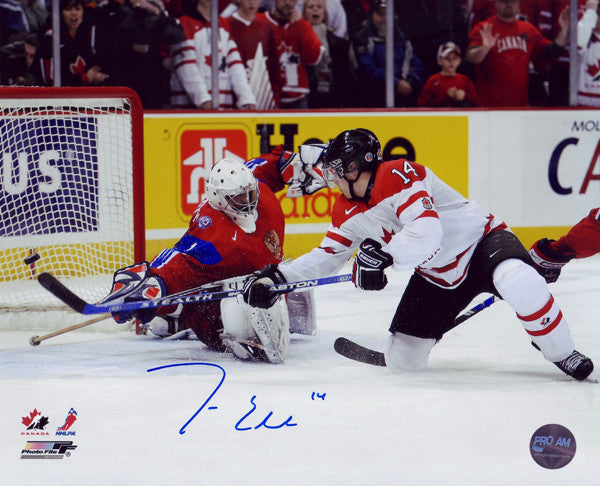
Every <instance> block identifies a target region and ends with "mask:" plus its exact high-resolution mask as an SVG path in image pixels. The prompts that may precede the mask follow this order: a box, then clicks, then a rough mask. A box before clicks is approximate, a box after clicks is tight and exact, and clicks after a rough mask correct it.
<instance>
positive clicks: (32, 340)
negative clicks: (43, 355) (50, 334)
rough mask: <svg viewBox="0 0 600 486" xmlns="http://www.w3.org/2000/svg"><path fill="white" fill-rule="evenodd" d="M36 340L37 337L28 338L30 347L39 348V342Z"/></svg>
mask: <svg viewBox="0 0 600 486" xmlns="http://www.w3.org/2000/svg"><path fill="white" fill-rule="evenodd" d="M37 338H39V336H31V337H30V338H29V344H31V345H32V346H39V345H40V341H36V339H37Z"/></svg>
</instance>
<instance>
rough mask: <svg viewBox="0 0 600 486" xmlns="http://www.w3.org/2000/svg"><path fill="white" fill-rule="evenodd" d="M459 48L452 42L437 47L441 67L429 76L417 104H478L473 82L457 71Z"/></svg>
mask: <svg viewBox="0 0 600 486" xmlns="http://www.w3.org/2000/svg"><path fill="white" fill-rule="evenodd" d="M461 61H462V59H461V52H460V48H459V47H458V46H457V45H456V44H455V43H454V42H446V43H445V44H442V45H441V46H440V47H439V49H438V54H437V62H438V64H439V65H440V66H441V67H442V69H441V71H440V72H439V73H436V74H434V75H433V76H431V77H430V78H429V79H428V80H427V82H426V83H425V86H423V89H422V90H421V94H420V95H419V98H418V100H417V103H418V105H419V106H430V107H469V106H478V105H479V96H477V91H476V90H475V85H474V84H473V82H472V81H471V80H470V79H469V78H468V77H467V76H465V75H464V74H460V73H457V72H456V70H457V69H458V66H460V63H461Z"/></svg>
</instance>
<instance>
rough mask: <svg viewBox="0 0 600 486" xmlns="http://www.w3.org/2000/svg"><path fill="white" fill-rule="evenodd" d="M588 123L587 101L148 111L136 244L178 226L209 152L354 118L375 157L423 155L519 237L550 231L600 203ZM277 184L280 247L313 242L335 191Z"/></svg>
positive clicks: (304, 136) (308, 134)
mask: <svg viewBox="0 0 600 486" xmlns="http://www.w3.org/2000/svg"><path fill="white" fill-rule="evenodd" d="M599 124H600V118H598V112H597V111H592V110H570V109H566V110H533V109H532V110H505V111H484V110H477V109H475V110H470V111H454V110H453V111H448V110H428V111H380V112H373V111H364V112H357V111H352V112H333V111H321V112H294V113H289V112H288V113H276V112H273V113H260V114H248V113H243V112H229V113H216V114H206V113H199V112H184V113H182V112H169V113H164V112H161V113H148V114H146V115H145V117H144V135H145V193H146V239H147V242H148V243H147V250H148V251H147V253H148V256H149V257H152V255H153V254H155V253H156V252H157V251H159V250H160V249H162V248H163V247H165V246H166V245H170V244H172V243H173V242H174V241H176V239H177V238H179V237H180V236H181V235H182V234H183V232H184V231H185V229H186V227H187V222H188V221H189V217H190V215H191V213H192V211H193V209H194V208H195V206H196V204H197V203H198V201H199V198H200V194H201V193H202V191H203V187H204V179H205V177H206V175H207V174H208V173H209V172H210V168H211V167H212V165H213V163H214V162H215V161H216V160H218V159H219V158H221V157H224V156H227V157H239V158H241V159H248V158H252V157H255V156H257V155H259V154H260V153H262V152H265V151H266V150H269V149H270V148H271V147H273V146H275V145H278V144H283V145H284V146H285V147H286V148H288V149H291V150H295V149H297V147H298V145H300V144H302V143H307V142H308V143H310V142H318V141H321V142H325V141H327V140H329V139H330V138H333V137H335V136H336V135H337V134H338V133H339V132H341V131H342V130H345V129H348V128H357V127H366V128H369V129H371V130H373V131H374V132H375V133H376V134H377V135H378V137H379V138H380V140H381V142H382V150H383V155H384V158H386V159H389V158H398V157H405V158H408V159H410V160H414V161H415V162H417V163H420V164H423V165H427V166H428V167H430V168H431V169H432V170H433V171H434V172H435V173H436V174H437V175H438V176H440V177H441V178H442V179H443V180H444V181H446V182H447V183H448V184H450V185H451V186H452V187H454V188H455V189H457V190H458V191H460V192H461V193H462V194H464V195H465V196H468V197H469V198H471V199H474V200H476V201H478V202H480V203H481V204H482V205H483V206H484V207H486V208H488V209H489V210H490V211H491V212H492V213H493V214H495V215H496V216H498V217H500V218H502V219H504V220H505V221H507V222H508V223H509V225H510V226H511V227H512V228H513V229H514V231H515V232H516V233H517V234H518V235H519V237H520V238H521V239H522V240H523V243H524V244H525V245H529V244H530V243H531V242H533V241H534V240H535V239H537V238H539V237H540V236H553V235H555V236H558V235H560V234H562V232H563V231H564V230H565V228H567V227H569V226H571V225H572V224H573V223H575V222H576V221H578V220H579V219H581V218H582V217H583V216H584V215H585V214H587V212H588V211H589V209H590V208H592V207H597V206H598V205H600V164H598V155H599V151H600V144H599V136H598V135H599V130H600V128H599ZM284 196H285V193H281V194H280V197H281V200H282V206H283V209H284V213H285V215H286V243H285V252H286V256H288V257H295V256H297V255H299V254H301V253H304V252H305V251H307V250H309V249H310V248H312V247H314V246H316V245H318V244H319V242H320V240H321V238H322V235H323V234H324V232H325V231H326V228H327V225H328V222H329V221H330V215H331V207H332V205H333V202H334V200H335V197H336V193H335V192H331V191H329V190H324V191H321V192H319V193H317V194H314V195H312V196H308V197H305V198H301V199H296V200H290V199H287V198H285V197H284Z"/></svg>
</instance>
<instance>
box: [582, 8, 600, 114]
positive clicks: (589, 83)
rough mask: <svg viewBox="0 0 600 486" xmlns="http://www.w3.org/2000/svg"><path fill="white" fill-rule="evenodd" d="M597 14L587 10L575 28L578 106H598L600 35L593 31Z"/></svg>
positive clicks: (592, 10)
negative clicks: (578, 63) (577, 56)
mask: <svg viewBox="0 0 600 486" xmlns="http://www.w3.org/2000/svg"><path fill="white" fill-rule="evenodd" d="M597 21H598V14H597V12H596V11H595V10H594V9H591V8H588V9H587V10H586V11H585V13H584V14H583V17H582V18H581V20H580V21H579V23H578V27H577V51H578V54H579V62H580V71H579V89H578V91H577V95H578V104H579V105H583V106H600V34H597V33H596V32H594V31H593V29H594V28H595V27H596V23H597Z"/></svg>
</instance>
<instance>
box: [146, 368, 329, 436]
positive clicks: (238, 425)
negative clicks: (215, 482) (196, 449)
mask: <svg viewBox="0 0 600 486" xmlns="http://www.w3.org/2000/svg"><path fill="white" fill-rule="evenodd" d="M176 366H211V367H213V368H217V369H218V370H219V371H220V372H221V378H220V380H219V383H218V385H217V386H216V387H215V389H214V390H213V391H212V393H211V394H210V395H209V396H208V398H207V399H206V400H205V401H204V403H203V404H202V406H201V407H200V408H199V409H198V410H196V412H195V413H194V415H192V416H191V417H190V418H189V420H188V421H187V422H186V423H185V424H183V427H181V429H179V433H180V434H185V429H186V427H187V426H188V425H189V424H190V423H192V421H193V420H194V419H195V418H196V417H197V416H198V414H199V413H200V412H201V411H202V410H204V408H205V407H206V409H207V410H215V409H217V408H218V407H215V406H210V407H207V405H208V403H209V402H210V401H211V400H212V398H213V397H214V396H215V394H216V393H217V391H218V390H219V388H221V386H222V385H223V382H224V381H225V376H226V374H227V373H226V372H225V369H224V368H223V367H222V366H219V365H218V364H214V363H178V364H172V365H166V366H159V367H157V368H150V369H148V370H146V371H147V372H148V373H150V372H152V371H158V370H163V369H166V368H174V367H176ZM316 396H317V397H318V398H321V399H322V400H324V399H325V393H323V394H316ZM314 397H315V392H313V394H312V397H311V398H312V399H313V400H314ZM254 400H256V395H252V398H251V399H250V404H251V408H250V410H249V411H248V412H246V414H244V415H243V416H242V418H241V419H239V420H238V421H237V423H236V424H235V430H239V431H246V430H252V429H254V430H256V429H260V428H261V427H264V428H265V429H271V430H274V429H280V428H282V427H296V426H297V425H298V424H297V423H294V422H292V420H293V417H292V416H291V415H290V416H289V417H288V418H287V419H285V420H284V421H283V422H281V423H279V424H274V425H271V424H269V423H268V422H269V419H270V418H271V417H272V416H273V412H272V411H271V412H269V413H268V414H267V415H266V416H265V418H264V419H263V420H262V421H261V422H260V423H259V424H258V425H255V426H254V427H252V426H246V425H245V424H244V421H245V420H246V419H248V418H249V417H250V416H251V415H252V414H253V413H254V411H255V410H256V403H254Z"/></svg>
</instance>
